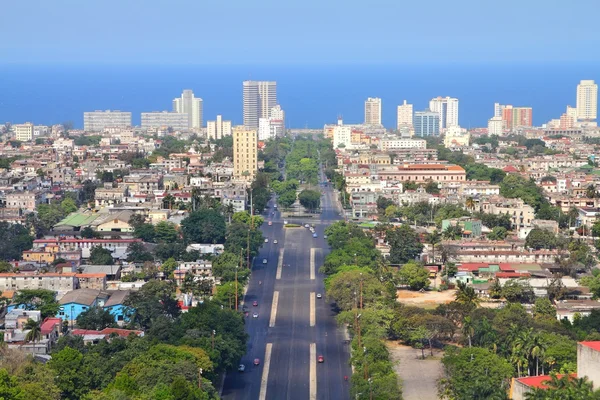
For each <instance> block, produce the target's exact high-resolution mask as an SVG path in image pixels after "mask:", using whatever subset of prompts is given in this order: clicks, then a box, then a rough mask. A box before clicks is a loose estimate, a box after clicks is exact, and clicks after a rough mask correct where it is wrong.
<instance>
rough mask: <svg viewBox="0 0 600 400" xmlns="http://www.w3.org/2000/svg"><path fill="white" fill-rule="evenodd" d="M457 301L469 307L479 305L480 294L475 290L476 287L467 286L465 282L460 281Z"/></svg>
mask: <svg viewBox="0 0 600 400" xmlns="http://www.w3.org/2000/svg"><path fill="white" fill-rule="evenodd" d="M457 289H458V290H457V291H456V296H455V301H456V302H457V303H459V304H464V305H466V306H469V307H477V306H478V305H479V303H480V299H479V296H477V293H476V292H475V289H473V287H471V286H467V284H466V283H464V282H458V284H457Z"/></svg>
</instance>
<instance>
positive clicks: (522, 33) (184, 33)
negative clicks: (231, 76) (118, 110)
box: [0, 0, 600, 65]
mask: <svg viewBox="0 0 600 400" xmlns="http://www.w3.org/2000/svg"><path fill="white" fill-rule="evenodd" d="M1 9H2V11H1V14H2V23H1V24H0V64H8V63H11V64H15V63H16V64H24V63H27V64H40V63H95V64H97V63H108V64H119V63H134V64H144V63H145V64H148V63H151V64H212V65H219V64H248V63H258V64H261V63H277V64H289V63H293V64H303V63H306V64H323V63H326V64H336V63H342V64H348V63H351V64H361V63H368V64H378V63H402V64H419V63H431V62H437V63H448V62H451V63H460V62H463V63H464V62H467V63H490V62H491V63H511V64H513V63H516V62H542V63H544V62H572V61H573V60H576V61H577V62H598V61H600V52H598V51H597V49H598V47H599V44H600V24H599V23H598V15H599V11H600V1H598V0H572V1H564V0H503V1H488V0H454V1H448V0H441V1H440V0H428V1H406V0H368V1H364V0H360V1H359V0H345V1H341V0H278V1H274V0H254V1H248V0H53V1H48V0H19V1H10V0H3V1H2V7H1Z"/></svg>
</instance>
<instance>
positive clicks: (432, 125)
mask: <svg viewBox="0 0 600 400" xmlns="http://www.w3.org/2000/svg"><path fill="white" fill-rule="evenodd" d="M413 127H414V129H415V136H438V135H439V134H440V114H439V113H438V112H434V111H430V110H426V111H417V112H415V115H414V117H413Z"/></svg>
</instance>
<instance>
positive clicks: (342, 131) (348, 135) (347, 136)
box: [333, 125, 352, 149]
mask: <svg viewBox="0 0 600 400" xmlns="http://www.w3.org/2000/svg"><path fill="white" fill-rule="evenodd" d="M351 146H352V127H351V126H348V125H336V126H335V127H333V148H334V149H339V148H348V147H351Z"/></svg>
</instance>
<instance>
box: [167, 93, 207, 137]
mask: <svg viewBox="0 0 600 400" xmlns="http://www.w3.org/2000/svg"><path fill="white" fill-rule="evenodd" d="M173 111H174V112H176V113H185V114H187V115H188V120H189V124H188V127H189V128H192V129H200V128H202V125H203V123H204V121H203V119H202V99H201V98H199V97H194V92H193V91H191V90H189V89H187V90H184V91H183V93H182V94H181V97H178V98H176V99H173Z"/></svg>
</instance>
